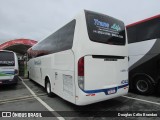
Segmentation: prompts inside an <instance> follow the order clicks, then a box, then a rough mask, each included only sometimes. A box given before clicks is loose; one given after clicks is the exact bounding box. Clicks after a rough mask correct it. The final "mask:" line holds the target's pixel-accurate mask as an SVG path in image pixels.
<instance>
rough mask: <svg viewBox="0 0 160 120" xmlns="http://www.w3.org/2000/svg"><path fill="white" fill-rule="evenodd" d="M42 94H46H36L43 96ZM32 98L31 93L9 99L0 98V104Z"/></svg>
mask: <svg viewBox="0 0 160 120" xmlns="http://www.w3.org/2000/svg"><path fill="white" fill-rule="evenodd" d="M44 95H46V94H37V96H44ZM33 98H34V96H33V95H28V96H22V97H16V98H11V99H3V100H0V104H4V103H10V102H17V101H24V100H28V99H33Z"/></svg>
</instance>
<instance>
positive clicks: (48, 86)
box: [47, 82, 51, 93]
mask: <svg viewBox="0 0 160 120" xmlns="http://www.w3.org/2000/svg"><path fill="white" fill-rule="evenodd" d="M50 92H51V89H50V83H49V82H47V93H50Z"/></svg>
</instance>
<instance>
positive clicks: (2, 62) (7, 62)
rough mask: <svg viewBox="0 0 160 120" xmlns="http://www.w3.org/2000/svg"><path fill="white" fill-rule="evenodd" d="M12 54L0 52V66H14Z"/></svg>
mask: <svg viewBox="0 0 160 120" xmlns="http://www.w3.org/2000/svg"><path fill="white" fill-rule="evenodd" d="M14 65H15V62H14V54H13V53H12V52H4V51H0V66H14Z"/></svg>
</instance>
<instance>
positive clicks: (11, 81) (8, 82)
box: [0, 75, 18, 85]
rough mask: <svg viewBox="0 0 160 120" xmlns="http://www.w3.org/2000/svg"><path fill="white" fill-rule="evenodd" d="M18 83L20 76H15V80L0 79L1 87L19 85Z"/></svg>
mask: <svg viewBox="0 0 160 120" xmlns="http://www.w3.org/2000/svg"><path fill="white" fill-rule="evenodd" d="M17 83H18V75H15V76H14V78H13V79H4V80H1V79H0V85H9V84H17Z"/></svg>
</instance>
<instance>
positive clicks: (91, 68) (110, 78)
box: [72, 11, 128, 105]
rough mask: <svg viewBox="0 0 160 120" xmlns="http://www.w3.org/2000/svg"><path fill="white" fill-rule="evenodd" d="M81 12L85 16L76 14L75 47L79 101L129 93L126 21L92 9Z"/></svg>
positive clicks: (97, 100) (99, 99) (88, 102)
mask: <svg viewBox="0 0 160 120" xmlns="http://www.w3.org/2000/svg"><path fill="white" fill-rule="evenodd" d="M82 16H83V18H85V19H83V20H82V19H79V18H77V24H76V28H75V36H74V37H75V38H74V40H75V41H74V43H73V48H72V49H73V51H74V54H75V64H77V65H75V77H76V78H75V81H78V83H77V84H78V86H77V87H76V88H78V90H76V95H77V96H76V104H77V105H86V104H91V103H95V102H99V101H104V100H107V99H111V98H115V97H118V96H122V95H125V94H127V93H128V50H127V38H126V32H125V25H124V23H123V22H122V21H120V20H117V19H115V18H112V17H110V16H107V15H103V14H99V13H95V12H91V11H85V14H82V15H81V17H82ZM78 20H80V21H78ZM84 28H86V29H84ZM82 29H83V30H82ZM78 46H79V47H78ZM76 79H77V80H76ZM79 88H80V89H79Z"/></svg>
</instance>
